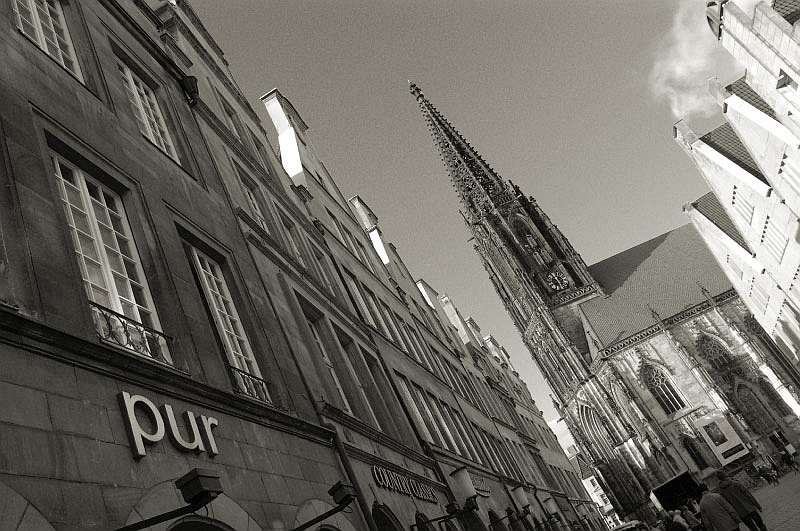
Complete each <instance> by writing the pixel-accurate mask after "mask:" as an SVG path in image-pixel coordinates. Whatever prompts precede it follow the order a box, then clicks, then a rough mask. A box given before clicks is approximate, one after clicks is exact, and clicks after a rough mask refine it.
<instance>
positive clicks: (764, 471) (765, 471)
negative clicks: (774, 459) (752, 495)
mask: <svg viewBox="0 0 800 531" xmlns="http://www.w3.org/2000/svg"><path fill="white" fill-rule="evenodd" d="M756 470H758V475H759V476H761V478H762V479H763V480H764V481H766V482H767V484H769V485H780V481H778V475H777V474H776V473H775V470H774V469H773V468H772V467H766V466H758V465H756Z"/></svg>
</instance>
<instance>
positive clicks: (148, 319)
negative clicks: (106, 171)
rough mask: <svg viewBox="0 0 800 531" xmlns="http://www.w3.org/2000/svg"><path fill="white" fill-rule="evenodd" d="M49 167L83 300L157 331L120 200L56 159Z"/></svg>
mask: <svg viewBox="0 0 800 531" xmlns="http://www.w3.org/2000/svg"><path fill="white" fill-rule="evenodd" d="M51 161H52V164H53V172H54V175H55V178H56V181H57V183H58V191H59V195H60V196H61V203H62V206H63V207H64V214H65V216H66V218H67V224H68V225H69V228H70V234H71V236H72V243H73V248H74V250H75V254H76V256H77V258H78V265H79V268H80V271H81V277H82V279H83V284H84V288H85V290H86V295H87V297H88V298H89V300H90V301H92V302H94V303H96V304H97V305H99V306H102V307H104V308H107V309H109V310H112V311H114V312H116V313H118V314H120V315H124V316H125V317H126V318H127V319H129V320H131V321H134V322H136V323H140V324H142V325H144V326H146V327H148V328H150V329H153V330H160V324H159V322H158V316H157V315H156V311H155V307H154V305H153V300H152V297H151V295H150V289H149V287H148V285H147V279H146V278H145V275H144V271H143V269H142V266H141V260H140V258H139V254H138V252H137V250H136V245H135V243H134V241H133V237H132V235H131V230H130V227H129V226H128V220H127V217H126V216H125V211H124V209H123V206H122V200H121V199H120V197H119V196H118V195H117V194H116V193H115V192H114V191H112V190H111V189H110V188H108V187H106V186H104V185H103V184H101V183H100V182H99V181H97V180H95V179H94V178H92V177H90V176H89V175H87V174H86V173H85V172H84V171H82V170H80V169H78V168H77V167H76V166H74V165H73V164H71V163H69V162H68V161H66V160H65V159H63V158H62V157H60V156H59V155H56V154H55V153H53V154H51ZM165 357H167V360H168V361H169V359H168V353H165Z"/></svg>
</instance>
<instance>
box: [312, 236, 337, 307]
mask: <svg viewBox="0 0 800 531" xmlns="http://www.w3.org/2000/svg"><path fill="white" fill-rule="evenodd" d="M311 250H312V252H313V253H314V259H315V260H316V262H317V266H318V267H319V276H320V280H322V283H323V284H325V287H327V288H328V290H329V291H330V292H331V293H332V294H333V295H336V287H335V285H336V284H335V283H334V281H333V273H332V272H331V267H330V263H329V262H328V255H327V253H326V252H324V251H323V250H322V249H320V248H319V247H317V246H316V245H313V244H312V245H311Z"/></svg>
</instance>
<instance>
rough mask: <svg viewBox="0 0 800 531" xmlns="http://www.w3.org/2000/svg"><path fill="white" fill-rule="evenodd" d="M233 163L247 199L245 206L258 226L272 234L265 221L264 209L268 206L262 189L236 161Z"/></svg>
mask: <svg viewBox="0 0 800 531" xmlns="http://www.w3.org/2000/svg"><path fill="white" fill-rule="evenodd" d="M233 164H234V167H235V168H236V173H237V174H238V175H239V182H241V183H242V191H243V192H244V196H245V199H247V206H248V207H249V208H250V213H251V214H252V215H253V219H255V221H256V223H257V224H258V226H259V227H261V228H262V229H264V231H265V232H266V233H267V234H272V230H271V229H270V227H269V223H268V222H267V216H266V215H265V214H264V210H265V209H267V208H268V207H267V202H266V201H265V200H264V191H263V190H262V189H261V185H260V184H258V182H256V181H255V180H253V179H251V178H249V177H248V176H247V175H246V174H245V173H244V170H243V169H242V168H241V167H240V166H239V164H237V163H236V162H234V163H233ZM262 207H263V208H262Z"/></svg>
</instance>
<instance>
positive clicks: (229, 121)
mask: <svg viewBox="0 0 800 531" xmlns="http://www.w3.org/2000/svg"><path fill="white" fill-rule="evenodd" d="M217 97H218V98H219V104H220V106H221V107H222V119H223V121H224V122H225V125H226V126H228V129H229V130H230V132H231V133H233V136H235V137H236V138H237V139H238V140H239V141H241V140H242V135H241V133H240V132H239V127H240V125H239V117H238V116H236V111H234V110H233V107H231V106H230V104H229V103H228V102H227V101H226V100H225V98H224V97H223V96H222V94H220V93H219V91H217Z"/></svg>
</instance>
